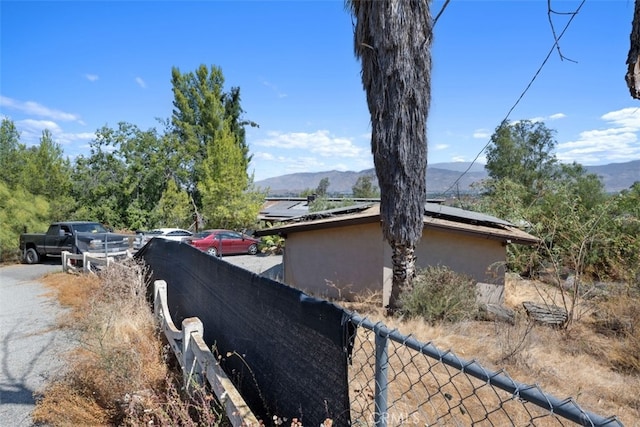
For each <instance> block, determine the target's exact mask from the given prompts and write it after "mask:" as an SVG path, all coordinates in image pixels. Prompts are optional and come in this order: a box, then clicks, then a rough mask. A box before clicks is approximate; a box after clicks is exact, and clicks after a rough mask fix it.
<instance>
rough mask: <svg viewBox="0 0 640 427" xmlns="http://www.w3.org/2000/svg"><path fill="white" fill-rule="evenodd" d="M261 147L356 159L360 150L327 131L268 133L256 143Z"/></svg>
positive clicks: (351, 142) (347, 139)
mask: <svg viewBox="0 0 640 427" xmlns="http://www.w3.org/2000/svg"><path fill="white" fill-rule="evenodd" d="M255 144H256V145H258V146H262V147H271V148H281V149H299V150H306V151H308V152H310V153H312V154H317V155H319V156H323V157H330V156H340V157H358V156H360V155H362V151H363V150H362V149H361V148H360V147H358V146H356V145H355V144H354V143H353V141H352V140H351V139H350V138H344V137H337V136H335V135H331V134H330V133H329V131H327V130H318V131H315V132H313V133H307V132H291V133H282V132H269V133H268V134H267V138H265V139H262V140H259V141H256V142H255Z"/></svg>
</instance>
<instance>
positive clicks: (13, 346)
mask: <svg viewBox="0 0 640 427" xmlns="http://www.w3.org/2000/svg"><path fill="white" fill-rule="evenodd" d="M61 270H62V267H61V266H60V264H59V261H58V263H56V264H54V263H51V264H39V265H11V266H7V267H0V426H31V425H33V423H32V422H31V411H32V410H33V408H34V404H35V401H34V396H33V393H34V392H36V391H38V390H39V389H40V387H42V385H43V383H44V381H45V379H46V378H47V376H48V375H49V374H51V373H53V372H55V370H56V369H57V368H59V367H60V366H61V361H60V359H59V357H58V356H59V354H60V353H61V352H62V351H64V350H65V349H67V348H69V347H70V342H69V340H68V338H67V337H66V336H65V335H64V332H61V331H59V330H58V329H56V327H55V322H56V316H57V315H58V314H59V313H61V312H62V309H61V308H60V306H58V304H57V302H56V301H55V300H54V299H52V298H51V297H47V296H45V295H44V294H45V293H46V289H45V287H44V286H43V285H42V284H40V283H39V282H38V279H39V278H40V277H42V276H43V275H44V274H46V273H49V272H53V271H61Z"/></svg>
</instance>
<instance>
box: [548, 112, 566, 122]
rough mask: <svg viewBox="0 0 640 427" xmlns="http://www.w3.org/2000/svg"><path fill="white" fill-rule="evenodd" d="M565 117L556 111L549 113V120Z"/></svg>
mask: <svg viewBox="0 0 640 427" xmlns="http://www.w3.org/2000/svg"><path fill="white" fill-rule="evenodd" d="M565 117H567V115H566V114H564V113H556V114H552V115H550V116H549V120H560V119H564V118H565Z"/></svg>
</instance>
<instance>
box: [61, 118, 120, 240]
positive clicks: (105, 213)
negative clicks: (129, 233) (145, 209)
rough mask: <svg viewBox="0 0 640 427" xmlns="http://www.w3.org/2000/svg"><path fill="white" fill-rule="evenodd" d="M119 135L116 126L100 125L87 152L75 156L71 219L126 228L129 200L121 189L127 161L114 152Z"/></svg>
mask: <svg viewBox="0 0 640 427" xmlns="http://www.w3.org/2000/svg"><path fill="white" fill-rule="evenodd" d="M120 137H121V135H120V134H119V133H118V132H117V131H116V130H114V129H111V128H108V127H106V126H105V127H102V128H101V129H99V130H98V131H97V132H96V139H95V140H93V141H92V142H91V143H90V147H91V148H90V156H89V157H85V156H79V157H78V158H77V159H76V162H75V164H74V167H73V174H72V182H73V186H72V191H71V193H72V196H73V198H74V199H75V200H76V201H77V203H78V207H77V210H76V212H75V214H74V215H73V216H74V218H71V219H83V220H93V221H99V222H102V223H105V224H109V225H111V226H113V227H115V228H126V226H127V224H126V223H125V220H124V218H125V215H124V212H125V210H126V206H128V204H129V200H128V199H127V197H126V196H125V195H124V193H123V191H122V190H123V182H124V180H125V177H126V169H127V165H126V163H125V162H124V161H123V160H122V159H121V158H119V156H118V153H117V146H118V143H119V138H120Z"/></svg>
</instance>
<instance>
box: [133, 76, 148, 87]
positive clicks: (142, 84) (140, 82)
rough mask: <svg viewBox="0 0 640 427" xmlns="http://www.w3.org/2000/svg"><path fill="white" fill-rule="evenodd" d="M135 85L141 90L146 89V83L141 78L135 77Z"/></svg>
mask: <svg viewBox="0 0 640 427" xmlns="http://www.w3.org/2000/svg"><path fill="white" fill-rule="evenodd" d="M136 83H137V84H138V86H140V87H141V88H142V89H145V88H146V87H147V83H145V81H144V80H142V77H136Z"/></svg>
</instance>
